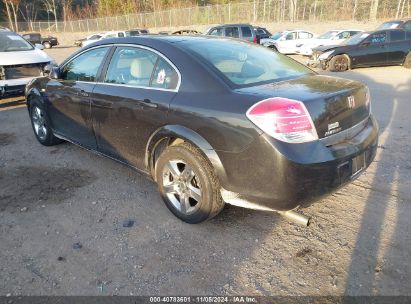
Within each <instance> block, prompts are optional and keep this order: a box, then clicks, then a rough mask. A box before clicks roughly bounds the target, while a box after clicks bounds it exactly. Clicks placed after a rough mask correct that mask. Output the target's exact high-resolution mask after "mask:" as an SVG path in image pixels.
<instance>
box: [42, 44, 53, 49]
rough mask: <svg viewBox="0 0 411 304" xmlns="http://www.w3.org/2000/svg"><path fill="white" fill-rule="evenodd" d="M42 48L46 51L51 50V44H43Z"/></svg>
mask: <svg viewBox="0 0 411 304" xmlns="http://www.w3.org/2000/svg"><path fill="white" fill-rule="evenodd" d="M43 46H44V47H45V48H46V49H51V43H50V42H43Z"/></svg>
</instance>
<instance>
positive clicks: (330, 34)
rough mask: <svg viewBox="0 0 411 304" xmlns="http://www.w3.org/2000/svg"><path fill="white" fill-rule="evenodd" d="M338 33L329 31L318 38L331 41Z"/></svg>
mask: <svg viewBox="0 0 411 304" xmlns="http://www.w3.org/2000/svg"><path fill="white" fill-rule="evenodd" d="M337 33H338V31H329V32H326V33H324V34H322V35H321V36H320V37H318V39H331V38H333V37H334V36H335V35H337Z"/></svg>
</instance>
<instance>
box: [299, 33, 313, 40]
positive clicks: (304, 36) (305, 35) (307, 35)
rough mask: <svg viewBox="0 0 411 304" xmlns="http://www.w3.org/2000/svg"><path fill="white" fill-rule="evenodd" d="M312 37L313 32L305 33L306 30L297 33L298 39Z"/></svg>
mask: <svg viewBox="0 0 411 304" xmlns="http://www.w3.org/2000/svg"><path fill="white" fill-rule="evenodd" d="M312 37H313V34H311V33H307V32H299V33H298V38H299V39H309V38H312Z"/></svg>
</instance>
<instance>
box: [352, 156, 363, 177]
mask: <svg viewBox="0 0 411 304" xmlns="http://www.w3.org/2000/svg"><path fill="white" fill-rule="evenodd" d="M365 160H366V156H365V153H361V154H360V155H358V156H356V157H354V158H353V159H352V160H351V177H352V178H353V177H355V176H357V175H358V174H360V173H361V172H362V171H363V170H364V169H365V166H366V164H365Z"/></svg>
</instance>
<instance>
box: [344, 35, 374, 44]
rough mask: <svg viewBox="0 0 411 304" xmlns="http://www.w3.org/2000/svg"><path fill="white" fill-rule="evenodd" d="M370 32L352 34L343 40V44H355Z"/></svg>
mask: <svg viewBox="0 0 411 304" xmlns="http://www.w3.org/2000/svg"><path fill="white" fill-rule="evenodd" d="M369 35H370V34H368V33H358V34H356V35H354V36H352V37H351V38H350V39H348V40H346V41H345V42H344V44H345V45H357V44H359V43H360V42H361V41H363V40H364V39H365V38H367V37H368V36H369Z"/></svg>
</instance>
